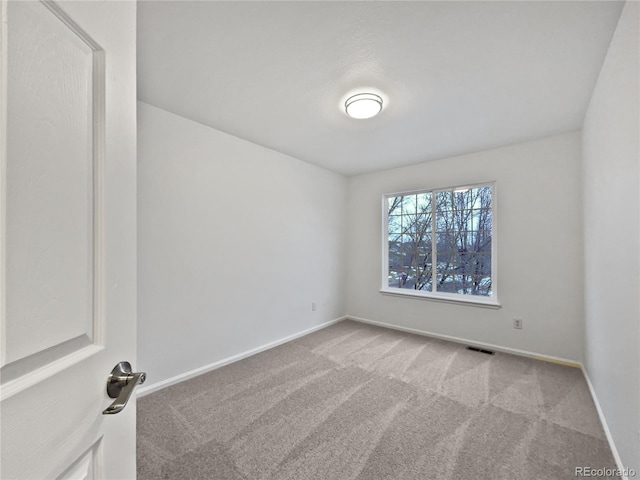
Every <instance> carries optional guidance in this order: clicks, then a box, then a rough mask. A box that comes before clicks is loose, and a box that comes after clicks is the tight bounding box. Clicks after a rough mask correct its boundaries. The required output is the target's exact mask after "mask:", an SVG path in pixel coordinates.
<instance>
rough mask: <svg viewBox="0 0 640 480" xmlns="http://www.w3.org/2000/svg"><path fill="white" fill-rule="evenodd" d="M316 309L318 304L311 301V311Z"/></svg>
mask: <svg viewBox="0 0 640 480" xmlns="http://www.w3.org/2000/svg"><path fill="white" fill-rule="evenodd" d="M317 309H318V305H317V304H316V302H312V303H311V311H312V312H315V311H316V310H317Z"/></svg>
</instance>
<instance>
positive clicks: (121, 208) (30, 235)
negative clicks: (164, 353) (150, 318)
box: [0, 1, 136, 480]
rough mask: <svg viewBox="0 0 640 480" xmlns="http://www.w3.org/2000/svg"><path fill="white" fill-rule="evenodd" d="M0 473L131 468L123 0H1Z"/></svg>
mask: <svg viewBox="0 0 640 480" xmlns="http://www.w3.org/2000/svg"><path fill="white" fill-rule="evenodd" d="M1 17H2V18H1V20H2V37H1V41H2V64H1V70H2V77H1V79H2V89H1V91H0V114H1V120H2V122H1V124H0V135H1V138H0V147H1V149H0V155H1V156H0V160H1V164H0V166H1V169H2V170H1V180H2V181H1V184H0V193H1V197H0V202H1V206H2V208H1V217H0V218H1V227H2V230H1V235H0V238H1V243H0V247H1V248H0V266H1V274H2V275H1V277H0V282H1V283H0V292H1V295H2V298H1V300H2V302H1V306H2V311H1V314H2V315H1V335H2V355H1V365H2V366H1V370H0V374H1V386H0V401H1V403H0V407H1V418H0V420H1V427H0V428H1V431H0V434H1V441H2V447H1V448H2V450H1V457H0V461H1V464H0V478H2V479H3V480H9V479H14V478H15V479H49V478H51V479H57V478H62V479H65V478H74V479H80V478H82V479H85V478H87V479H88V478H109V479H133V478H135V413H136V412H135V398H132V399H131V401H130V402H129V404H128V405H127V406H126V408H124V410H123V411H122V412H121V413H118V414H116V415H103V414H102V412H103V410H105V408H107V407H108V406H109V404H110V403H111V402H113V399H111V398H109V397H108V396H107V394H106V391H105V390H106V381H107V376H108V375H109V373H110V372H111V370H112V368H113V367H114V366H115V365H116V364H117V363H118V362H121V361H129V362H131V363H132V365H133V367H134V371H135V367H136V363H135V361H136V358H135V355H136V351H135V345H136V201H135V198H136V76H135V68H136V65H135V34H136V5H135V2H105V1H85V2H56V3H53V2H39V1H29V2H26V1H9V2H4V1H3V3H2V13H1Z"/></svg>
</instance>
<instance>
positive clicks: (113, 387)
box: [102, 362, 147, 415]
mask: <svg viewBox="0 0 640 480" xmlns="http://www.w3.org/2000/svg"><path fill="white" fill-rule="evenodd" d="M146 379H147V374H146V373H144V372H138V373H133V372H132V371H131V364H130V363H129V362H120V363H118V364H117V365H116V366H115V367H113V370H111V373H110V374H109V377H108V378H107V395H109V398H115V401H114V402H113V403H112V404H111V405H109V406H108V407H107V409H106V410H105V411H104V412H102V413H103V415H113V414H115V413H119V412H121V411H122V409H123V408H124V407H125V406H126V405H127V402H128V401H129V397H131V394H132V393H133V389H134V388H136V385H138V384H139V383H144V381H145V380H146Z"/></svg>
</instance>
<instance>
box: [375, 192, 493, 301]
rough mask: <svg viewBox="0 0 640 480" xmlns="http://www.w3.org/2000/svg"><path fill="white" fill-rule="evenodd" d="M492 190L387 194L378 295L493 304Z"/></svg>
mask: <svg viewBox="0 0 640 480" xmlns="http://www.w3.org/2000/svg"><path fill="white" fill-rule="evenodd" d="M493 190H494V188H493V184H483V185H473V186H466V187H455V188H447V189H438V190H428V191H420V192H412V193H406V194H404V193H403V194H394V195H386V196H385V202H384V209H385V215H384V218H385V222H384V229H385V232H384V234H385V241H384V245H385V252H384V253H385V259H386V261H385V271H384V273H383V276H384V280H383V287H382V291H383V292H385V293H402V294H412V295H419V296H424V297H431V298H440V299H448V300H461V301H472V302H475V303H486V304H494V305H497V302H496V300H495V291H496V288H495V287H496V285H495V252H494V251H493V249H494V245H493V242H492V241H491V240H492V235H493V223H494V218H493V205H494V201H493Z"/></svg>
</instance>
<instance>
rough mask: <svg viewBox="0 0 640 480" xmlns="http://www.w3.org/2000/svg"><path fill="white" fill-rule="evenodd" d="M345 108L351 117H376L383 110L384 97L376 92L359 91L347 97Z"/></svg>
mask: <svg viewBox="0 0 640 480" xmlns="http://www.w3.org/2000/svg"><path fill="white" fill-rule="evenodd" d="M344 108H345V110H346V112H347V115H349V116H350V117H351V118H357V119H359V120H361V119H365V118H371V117H375V116H376V115H377V114H379V113H380V112H381V111H382V98H380V96H378V95H376V94H375V93H358V94H356V95H352V96H351V97H349V98H347V101H346V102H344Z"/></svg>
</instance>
